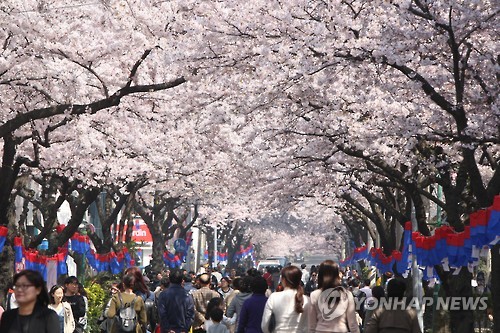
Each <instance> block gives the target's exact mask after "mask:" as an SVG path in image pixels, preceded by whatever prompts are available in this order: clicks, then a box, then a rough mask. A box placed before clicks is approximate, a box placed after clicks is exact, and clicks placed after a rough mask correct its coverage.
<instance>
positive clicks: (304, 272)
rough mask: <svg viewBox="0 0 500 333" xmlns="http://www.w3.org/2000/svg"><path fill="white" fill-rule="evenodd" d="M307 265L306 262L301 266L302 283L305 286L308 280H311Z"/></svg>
mask: <svg viewBox="0 0 500 333" xmlns="http://www.w3.org/2000/svg"><path fill="white" fill-rule="evenodd" d="M306 267H307V265H306V264H302V265H300V268H301V271H302V278H301V280H302V285H303V286H305V285H306V283H307V281H309V276H310V275H309V271H308V270H307V269H306Z"/></svg>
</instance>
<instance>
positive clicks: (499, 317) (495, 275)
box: [491, 244, 500, 333]
mask: <svg viewBox="0 0 500 333" xmlns="http://www.w3.org/2000/svg"><path fill="white" fill-rule="evenodd" d="M499 281H500V244H497V245H495V246H493V248H492V249H491V282H492V283H491V298H492V300H493V320H494V324H495V329H494V333H500V283H499Z"/></svg>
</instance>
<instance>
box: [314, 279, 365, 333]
mask: <svg viewBox="0 0 500 333" xmlns="http://www.w3.org/2000/svg"><path fill="white" fill-rule="evenodd" d="M310 298H311V306H310V307H309V315H308V317H309V325H308V326H309V332H311V333H314V332H335V333H342V332H352V333H359V326H358V322H357V320H356V310H355V303H354V297H353V296H352V293H351V292H350V291H348V290H346V289H344V288H342V287H338V288H335V289H327V290H325V291H322V290H320V289H318V290H315V291H313V292H312V293H311V296H310Z"/></svg>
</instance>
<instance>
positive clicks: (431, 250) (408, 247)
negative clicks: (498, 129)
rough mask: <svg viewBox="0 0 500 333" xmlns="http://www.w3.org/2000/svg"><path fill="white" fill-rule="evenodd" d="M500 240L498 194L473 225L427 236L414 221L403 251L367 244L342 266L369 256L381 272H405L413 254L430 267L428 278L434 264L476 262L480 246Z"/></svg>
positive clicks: (474, 217) (473, 217)
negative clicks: (414, 229) (385, 250)
mask: <svg viewBox="0 0 500 333" xmlns="http://www.w3.org/2000/svg"><path fill="white" fill-rule="evenodd" d="M498 242H500V195H497V196H495V199H494V203H493V205H492V206H491V207H490V208H488V209H482V210H479V211H477V212H475V213H472V214H471V215H470V225H468V226H466V227H465V228H464V230H463V231H461V232H456V231H455V230H453V228H451V227H450V226H441V227H439V228H436V229H435V230H434V235H432V236H424V235H422V234H421V233H420V232H418V231H415V232H411V222H407V223H406V224H405V230H404V234H403V248H402V252H399V251H393V252H392V254H391V255H389V256H386V255H385V254H384V252H383V249H380V248H372V249H370V250H369V251H368V250H367V247H366V246H362V247H359V248H356V249H354V251H353V254H352V255H351V256H349V257H348V258H346V259H344V260H341V261H340V265H341V266H349V265H352V264H354V263H356V262H357V261H359V260H369V261H370V263H371V265H373V266H375V267H376V268H377V269H379V271H380V272H382V273H385V272H392V271H393V268H394V264H396V265H395V268H396V271H397V272H398V273H400V274H403V273H404V272H406V271H407V270H408V269H409V268H410V262H411V260H410V258H411V257H410V255H412V256H413V259H414V260H416V261H417V264H418V265H419V266H423V267H428V272H427V278H429V277H433V276H434V273H433V270H432V267H433V266H436V265H441V264H443V267H444V268H445V269H447V268H448V265H449V266H450V267H455V268H458V267H463V266H468V265H469V264H472V265H475V264H477V261H478V256H479V255H478V253H479V250H481V249H483V248H488V247H491V246H493V245H495V244H497V243H498Z"/></svg>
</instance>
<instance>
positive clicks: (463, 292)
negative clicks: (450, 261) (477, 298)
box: [447, 267, 474, 333]
mask: <svg viewBox="0 0 500 333" xmlns="http://www.w3.org/2000/svg"><path fill="white" fill-rule="evenodd" d="M448 277H449V279H448V284H449V291H448V293H447V296H449V297H473V292H472V286H471V283H470V281H471V279H472V274H471V273H470V272H469V271H468V270H467V268H466V267H462V269H461V270H460V273H459V274H458V275H452V274H449V275H448ZM450 327H451V332H452V333H471V332H474V311H473V310H465V309H459V310H450Z"/></svg>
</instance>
